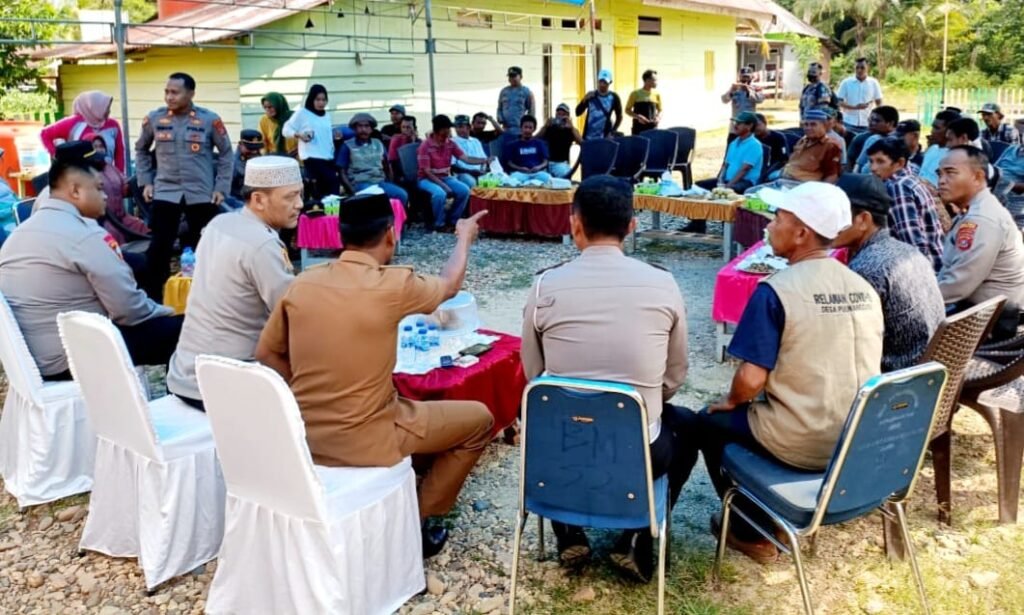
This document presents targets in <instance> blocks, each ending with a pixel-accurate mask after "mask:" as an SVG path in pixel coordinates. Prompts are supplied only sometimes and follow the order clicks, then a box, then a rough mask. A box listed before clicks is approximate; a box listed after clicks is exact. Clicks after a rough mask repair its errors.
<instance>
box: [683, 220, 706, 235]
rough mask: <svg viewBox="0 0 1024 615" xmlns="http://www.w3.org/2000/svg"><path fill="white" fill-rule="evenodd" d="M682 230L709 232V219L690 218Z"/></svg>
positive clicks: (687, 231) (685, 231) (686, 231)
mask: <svg viewBox="0 0 1024 615" xmlns="http://www.w3.org/2000/svg"><path fill="white" fill-rule="evenodd" d="M681 231H682V232H683V233H700V234H702V235H703V234H705V233H707V232H708V221H707V220H690V221H689V222H687V223H686V226H684V227H683V228H682V229H681Z"/></svg>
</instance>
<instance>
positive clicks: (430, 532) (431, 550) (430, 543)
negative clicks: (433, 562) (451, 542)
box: [420, 519, 448, 559]
mask: <svg viewBox="0 0 1024 615" xmlns="http://www.w3.org/2000/svg"><path fill="white" fill-rule="evenodd" d="M420 533H421V535H422V537H423V559H427V558H430V557H434V556H435V555H437V554H438V553H440V552H441V549H444V545H445V543H447V542H448V530H447V529H446V528H444V527H443V526H441V525H435V524H433V523H431V521H430V519H426V520H424V521H423V526H422V528H421V529H420Z"/></svg>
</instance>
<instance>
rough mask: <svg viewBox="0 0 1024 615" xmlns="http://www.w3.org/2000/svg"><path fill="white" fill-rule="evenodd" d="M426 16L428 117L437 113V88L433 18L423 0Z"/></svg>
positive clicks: (427, 2) (426, 3)
mask: <svg viewBox="0 0 1024 615" xmlns="http://www.w3.org/2000/svg"><path fill="white" fill-rule="evenodd" d="M424 10H425V11H426V17H427V66H428V69H429V71H430V117H434V116H435V115H437V90H436V88H435V86H434V20H433V18H432V17H431V16H430V0H426V2H424Z"/></svg>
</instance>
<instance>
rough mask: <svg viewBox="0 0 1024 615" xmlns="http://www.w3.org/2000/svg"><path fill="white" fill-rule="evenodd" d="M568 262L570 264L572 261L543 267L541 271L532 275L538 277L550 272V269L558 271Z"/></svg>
mask: <svg viewBox="0 0 1024 615" xmlns="http://www.w3.org/2000/svg"><path fill="white" fill-rule="evenodd" d="M570 262H572V261H562V262H561V263H558V264H556V265H551V266H550V267H545V268H543V269H541V270H540V271H537V272H536V273H534V274H533V275H540V274H542V273H547V272H548V271H551V270H552V269H558V268H559V267H561V266H562V265H566V264H568V263H570Z"/></svg>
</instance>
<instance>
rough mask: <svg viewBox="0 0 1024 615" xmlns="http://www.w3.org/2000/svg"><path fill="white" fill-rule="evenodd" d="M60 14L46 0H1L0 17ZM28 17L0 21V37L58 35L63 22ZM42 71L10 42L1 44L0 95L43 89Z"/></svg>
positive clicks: (47, 16) (44, 37)
mask: <svg viewBox="0 0 1024 615" xmlns="http://www.w3.org/2000/svg"><path fill="white" fill-rule="evenodd" d="M61 16H62V14H61V13H60V12H59V11H58V10H57V9H55V8H53V6H51V5H50V3H48V2H42V1H40V0H3V2H0V18H3V19H13V20H27V19H44V20H45V19H58V18H60V17H61ZM34 26H35V27H34V28H33V24H32V23H31V22H29V21H0V39H14V40H19V39H21V40H28V39H31V38H32V36H33V32H34V33H35V36H36V38H37V39H47V38H53V37H55V36H57V34H58V33H59V32H60V31H61V30H62V28H63V27H62V26H60V25H56V24H51V23H36V24H34ZM40 77H41V73H40V71H39V68H38V67H37V66H35V65H34V64H33V63H32V62H31V61H30V60H29V58H28V57H27V56H25V55H23V54H21V53H19V48H18V47H16V46H13V45H0V99H3V98H6V97H7V96H9V95H10V94H11V92H15V91H18V90H19V89H23V88H28V89H34V90H36V91H38V92H44V91H46V85H45V84H44V83H43V82H42V80H41V79H40Z"/></svg>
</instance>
